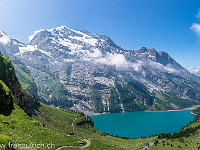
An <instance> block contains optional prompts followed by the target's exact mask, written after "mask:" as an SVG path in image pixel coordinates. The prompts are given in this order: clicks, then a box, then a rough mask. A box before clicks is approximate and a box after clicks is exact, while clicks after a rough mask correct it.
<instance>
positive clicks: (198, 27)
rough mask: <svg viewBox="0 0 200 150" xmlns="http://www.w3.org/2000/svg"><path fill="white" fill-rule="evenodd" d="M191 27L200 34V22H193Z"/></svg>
mask: <svg viewBox="0 0 200 150" xmlns="http://www.w3.org/2000/svg"><path fill="white" fill-rule="evenodd" d="M190 29H192V30H193V31H194V32H195V33H196V34H197V35H198V36H200V24H198V23H193V24H192V26H191V27H190Z"/></svg>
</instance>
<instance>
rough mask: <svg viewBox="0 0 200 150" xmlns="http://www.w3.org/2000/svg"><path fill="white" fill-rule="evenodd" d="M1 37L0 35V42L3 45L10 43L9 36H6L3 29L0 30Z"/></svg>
mask: <svg viewBox="0 0 200 150" xmlns="http://www.w3.org/2000/svg"><path fill="white" fill-rule="evenodd" d="M0 35H1V37H0V43H2V44H3V45H7V44H9V43H10V41H11V40H10V37H9V36H7V35H6V34H5V33H4V32H3V31H1V33H0Z"/></svg>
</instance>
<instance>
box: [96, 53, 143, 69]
mask: <svg viewBox="0 0 200 150" xmlns="http://www.w3.org/2000/svg"><path fill="white" fill-rule="evenodd" d="M94 61H95V62H96V63H101V64H106V65H112V66H115V67H117V68H124V69H134V70H135V71H140V69H141V66H142V62H141V61H138V62H136V63H131V62H128V61H127V60H126V58H125V57H124V55H123V54H116V53H114V54H111V53H108V54H107V56H106V57H100V58H97V59H95V60H94Z"/></svg>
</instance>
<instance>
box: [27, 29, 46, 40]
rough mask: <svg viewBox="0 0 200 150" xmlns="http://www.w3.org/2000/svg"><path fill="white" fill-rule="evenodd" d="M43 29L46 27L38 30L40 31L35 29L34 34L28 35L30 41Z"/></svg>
mask: <svg viewBox="0 0 200 150" xmlns="http://www.w3.org/2000/svg"><path fill="white" fill-rule="evenodd" d="M41 31H44V29H40V30H38V31H34V34H33V35H31V36H29V37H28V39H29V42H30V41H31V40H32V39H33V38H34V36H35V35H36V34H37V33H39V32H41Z"/></svg>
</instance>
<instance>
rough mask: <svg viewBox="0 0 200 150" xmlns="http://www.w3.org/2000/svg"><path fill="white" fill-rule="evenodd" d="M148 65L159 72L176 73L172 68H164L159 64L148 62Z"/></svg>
mask: <svg viewBox="0 0 200 150" xmlns="http://www.w3.org/2000/svg"><path fill="white" fill-rule="evenodd" d="M149 65H150V66H152V67H154V68H157V69H159V70H162V71H167V72H176V70H175V69H174V68H172V67H171V66H170V65H167V66H164V65H162V64H160V63H159V62H153V61H151V62H149Z"/></svg>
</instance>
